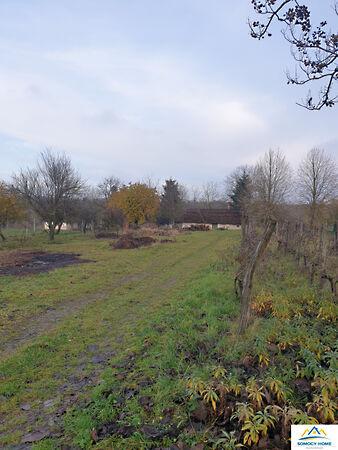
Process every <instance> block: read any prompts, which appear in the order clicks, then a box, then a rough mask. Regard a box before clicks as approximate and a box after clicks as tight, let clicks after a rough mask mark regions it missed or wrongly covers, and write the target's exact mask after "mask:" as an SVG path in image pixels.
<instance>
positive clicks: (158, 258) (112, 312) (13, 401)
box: [0, 233, 236, 446]
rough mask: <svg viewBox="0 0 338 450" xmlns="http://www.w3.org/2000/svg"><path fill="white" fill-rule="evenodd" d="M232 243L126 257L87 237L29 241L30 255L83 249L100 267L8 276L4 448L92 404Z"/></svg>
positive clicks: (2, 283) (213, 238)
mask: <svg viewBox="0 0 338 450" xmlns="http://www.w3.org/2000/svg"><path fill="white" fill-rule="evenodd" d="M228 240H230V241H234V240H236V237H235V234H231V233H229V234H227V236H225V234H222V233H195V234H191V235H183V236H179V237H178V238H177V242H176V243H174V244H172V243H169V244H162V245H160V244H158V245H154V246H152V247H150V248H144V249H137V250H120V251H113V250H112V249H111V248H110V246H109V242H108V241H106V240H96V239H93V238H91V237H83V236H81V235H77V234H75V235H74V234H63V235H61V236H60V237H58V239H57V241H56V243H55V244H49V243H47V242H46V236H45V235H40V236H37V237H34V238H32V239H28V240H26V241H25V242H24V243H23V244H24V247H26V248H35V249H39V250H47V251H53V252H55V251H58V252H64V251H66V252H76V253H80V254H81V255H82V257H84V258H87V259H90V260H92V261H93V262H91V263H86V264H81V265H76V266H71V267H67V268H63V269H58V270H55V271H52V272H50V273H43V274H39V275H34V276H26V277H21V278H19V277H8V276H6V277H1V278H0V296H1V297H0V298H1V310H0V326H1V356H2V359H1V367H0V373H1V390H0V395H1V398H2V400H3V401H2V402H1V409H0V417H1V425H0V426H1V429H0V435H1V441H0V442H1V444H0V445H1V446H6V445H12V444H17V443H19V442H20V441H21V439H22V436H24V435H27V433H29V432H31V431H36V430H42V431H41V432H42V433H49V432H50V430H52V432H57V430H58V429H59V423H60V420H61V419H60V417H61V416H62V413H63V412H64V411H63V410H64V409H65V408H69V407H71V406H72V405H73V404H74V403H75V404H76V403H77V402H78V401H79V399H80V398H82V397H83V398H86V393H87V390H88V387H90V386H91V385H93V384H94V383H96V382H97V380H98V378H99V376H100V373H101V371H102V370H103V368H104V367H105V366H106V365H107V363H108V361H109V358H111V357H112V356H113V355H121V354H123V353H124V352H125V351H128V349H129V348H130V346H131V345H133V344H132V343H133V341H134V336H135V333H136V330H137V329H139V328H140V327H141V329H142V328H145V327H147V324H149V323H151V320H152V317H153V316H154V315H156V313H157V312H158V311H159V310H164V309H166V308H170V307H171V303H172V301H173V299H174V298H175V295H177V293H178V292H180V291H181V290H182V288H183V287H184V286H185V285H186V284H187V283H188V282H189V281H190V280H192V279H194V278H196V277H199V276H200V271H201V270H203V269H205V268H207V267H208V266H209V265H210V263H211V262H212V261H214V260H215V259H216V258H217V251H218V250H221V249H222V248H223V247H224V243H225V242H226V241H228ZM16 242H17V241H16V240H15V239H14V238H12V239H9V242H8V243H7V244H6V247H7V248H13V247H15V243H16ZM20 245H22V242H21V243H20ZM54 422H55V423H54ZM47 429H48V431H47Z"/></svg>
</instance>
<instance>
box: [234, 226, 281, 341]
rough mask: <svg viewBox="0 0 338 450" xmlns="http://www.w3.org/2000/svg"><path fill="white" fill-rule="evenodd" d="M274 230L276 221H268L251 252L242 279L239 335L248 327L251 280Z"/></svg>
mask: <svg viewBox="0 0 338 450" xmlns="http://www.w3.org/2000/svg"><path fill="white" fill-rule="evenodd" d="M275 228H276V221H274V220H269V221H268V222H267V224H266V226H265V229H264V232H263V235H262V237H261V238H260V240H259V241H258V243H257V245H256V248H255V250H254V252H253V255H252V257H251V258H250V260H249V263H248V264H247V266H246V269H245V272H244V277H243V289H242V295H241V316H240V323H239V329H238V332H239V334H242V333H243V332H244V330H245V329H246V328H247V326H248V322H249V319H250V303H251V293H252V280H253V276H254V274H255V271H256V268H257V265H258V263H259V260H260V259H261V257H262V256H263V254H264V252H265V250H266V248H267V246H268V244H269V242H270V239H271V237H272V235H273V232H274V231H275Z"/></svg>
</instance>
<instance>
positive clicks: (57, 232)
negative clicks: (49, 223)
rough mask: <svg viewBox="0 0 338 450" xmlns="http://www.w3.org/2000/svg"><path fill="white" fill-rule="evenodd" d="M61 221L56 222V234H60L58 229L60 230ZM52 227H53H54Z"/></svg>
mask: <svg viewBox="0 0 338 450" xmlns="http://www.w3.org/2000/svg"><path fill="white" fill-rule="evenodd" d="M62 223H63V222H60V223H58V224H57V227H56V234H60V231H61V228H62ZM54 229H55V227H54Z"/></svg>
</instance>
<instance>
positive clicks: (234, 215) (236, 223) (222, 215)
mask: <svg viewBox="0 0 338 450" xmlns="http://www.w3.org/2000/svg"><path fill="white" fill-rule="evenodd" d="M180 222H181V223H182V228H186V229H189V228H190V227H191V226H194V225H200V224H203V225H205V226H206V227H208V228H210V229H220V230H238V229H240V227H241V214H240V212H238V211H235V210H233V209H229V208H226V209H224V208H222V209H221V208H217V209H201V208H191V209H186V210H185V211H184V212H183V214H182V217H181V220H180Z"/></svg>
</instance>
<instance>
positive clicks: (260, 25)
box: [249, 0, 338, 110]
mask: <svg viewBox="0 0 338 450" xmlns="http://www.w3.org/2000/svg"><path fill="white" fill-rule="evenodd" d="M251 3H252V5H253V7H254V10H255V11H256V13H257V14H259V15H261V16H263V17H264V19H265V20H264V22H260V21H258V20H254V21H250V22H249V26H250V30H251V36H252V37H254V38H256V39H264V38H265V37H266V36H271V28H272V25H273V23H274V22H279V23H281V24H282V25H283V26H284V28H283V30H282V34H283V36H284V38H285V39H286V41H287V42H289V43H290V44H291V52H292V55H293V58H294V59H295V61H296V63H297V66H298V69H299V71H298V72H297V69H296V70H295V73H294V75H291V74H290V73H288V74H287V79H288V84H294V85H307V84H311V85H313V84H314V83H317V84H318V83H320V84H321V87H320V88H319V94H318V99H317V100H314V99H313V95H312V94H311V91H309V93H308V96H307V98H306V99H305V100H303V101H302V102H301V103H298V105H300V106H303V107H304V108H307V109H310V110H319V109H321V108H323V107H324V106H328V107H332V106H333V105H334V104H335V103H336V102H337V101H338V96H337V94H336V93H335V91H334V90H335V88H336V86H335V84H336V82H337V80H338V66H337V60H338V31H337V30H336V31H334V32H332V31H329V30H328V29H327V26H328V23H327V21H326V20H322V21H321V22H320V23H319V24H318V25H317V26H314V25H313V23H312V20H311V19H312V18H311V8H310V7H309V6H308V5H307V3H308V2H304V3H303V2H302V3H301V2H299V1H298V0H251ZM332 12H333V16H335V17H337V16H338V3H337V2H335V4H334V7H333V8H332Z"/></svg>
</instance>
